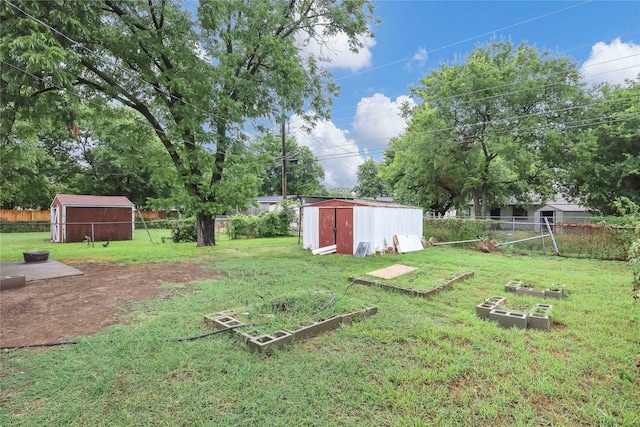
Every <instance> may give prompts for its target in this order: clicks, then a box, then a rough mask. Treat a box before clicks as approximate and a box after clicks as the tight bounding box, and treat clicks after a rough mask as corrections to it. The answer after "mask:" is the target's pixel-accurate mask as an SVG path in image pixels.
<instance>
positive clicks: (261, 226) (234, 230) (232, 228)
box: [227, 200, 296, 239]
mask: <svg viewBox="0 0 640 427" xmlns="http://www.w3.org/2000/svg"><path fill="white" fill-rule="evenodd" d="M295 218H296V204H295V203H293V202H290V201H288V200H285V201H284V202H283V203H282V204H281V205H280V207H279V209H278V210H276V211H264V212H261V213H260V215H258V216H255V215H235V216H232V217H231V218H229V219H228V220H227V233H228V236H229V238H230V239H239V238H241V237H247V238H252V237H256V236H257V237H276V236H288V235H289V234H290V233H289V231H290V230H289V224H291V222H292V221H294V220H295Z"/></svg>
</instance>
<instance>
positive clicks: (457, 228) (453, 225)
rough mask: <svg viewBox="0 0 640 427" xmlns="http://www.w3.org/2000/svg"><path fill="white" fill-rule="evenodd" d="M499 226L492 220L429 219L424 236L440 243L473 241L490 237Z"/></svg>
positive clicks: (425, 222) (425, 225)
mask: <svg viewBox="0 0 640 427" xmlns="http://www.w3.org/2000/svg"><path fill="white" fill-rule="evenodd" d="M497 226H498V224H497V223H496V222H495V221H492V220H490V219H485V220H475V219H462V218H427V219H425V220H424V235H425V237H426V238H429V237H431V236H433V237H435V238H436V239H438V241H439V242H454V241H459V240H472V239H477V238H478V237H488V236H489V234H490V231H491V230H493V229H494V228H495V227H497Z"/></svg>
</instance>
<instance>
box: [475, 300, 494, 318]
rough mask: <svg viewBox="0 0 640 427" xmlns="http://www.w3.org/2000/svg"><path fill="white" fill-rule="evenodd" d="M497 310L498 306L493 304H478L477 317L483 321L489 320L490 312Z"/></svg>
mask: <svg viewBox="0 0 640 427" xmlns="http://www.w3.org/2000/svg"><path fill="white" fill-rule="evenodd" d="M495 308H496V306H495V305H493V304H487V303H484V302H483V303H482V304H478V305H476V316H478V317H479V318H481V319H488V318H489V312H490V311H491V310H493V309H495Z"/></svg>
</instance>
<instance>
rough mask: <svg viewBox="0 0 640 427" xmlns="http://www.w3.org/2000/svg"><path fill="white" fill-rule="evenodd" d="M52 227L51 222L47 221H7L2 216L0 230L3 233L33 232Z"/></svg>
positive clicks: (47, 229)
mask: <svg viewBox="0 0 640 427" xmlns="http://www.w3.org/2000/svg"><path fill="white" fill-rule="evenodd" d="M50 229H51V224H49V222H47V221H7V220H6V219H4V218H0V231H1V232H3V233H32V232H39V231H49V230H50Z"/></svg>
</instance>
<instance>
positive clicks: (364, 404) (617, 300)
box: [0, 233, 640, 426]
mask: <svg viewBox="0 0 640 427" xmlns="http://www.w3.org/2000/svg"><path fill="white" fill-rule="evenodd" d="M140 234H141V233H140ZM140 234H138V237H140ZM145 234H146V233H145ZM145 237H146V236H145ZM114 243H119V242H114ZM121 243H122V245H123V247H122V249H121V248H119V247H118V246H119V245H114V251H109V253H108V254H105V255H102V253H103V252H106V250H105V251H102V250H101V249H103V248H101V247H100V248H98V247H96V248H94V249H93V250H86V249H85V248H82V247H80V246H77V245H76V246H75V249H72V248H69V249H66V248H64V249H63V248H60V249H59V250H60V251H61V252H59V254H56V256H55V258H56V259H66V260H72V259H77V258H88V257H90V256H89V255H85V254H86V253H91V254H92V255H91V257H95V259H97V260H101V261H107V260H109V261H114V262H131V263H135V262H140V261H158V262H161V261H165V260H169V259H171V260H173V259H197V260H199V261H200V262H202V263H203V264H205V265H207V266H209V267H210V268H213V269H215V270H218V271H220V272H222V273H224V274H222V275H220V277H221V278H220V279H217V280H207V281H202V282H199V283H197V284H195V285H192V286H189V287H187V288H186V289H176V293H175V295H174V296H173V297H172V298H170V299H168V300H159V301H152V302H145V303H140V304H137V305H136V306H135V307H134V309H133V310H132V311H131V312H130V313H129V318H128V319H127V322H126V325H124V324H123V325H118V326H113V327H111V328H108V329H106V330H104V331H102V332H100V333H98V334H95V335H91V336H86V337H80V339H81V340H82V344H79V345H74V346H65V347H55V348H47V349H36V350H27V351H25V350H20V351H7V352H4V353H3V354H2V355H1V356H0V357H1V359H0V361H1V363H2V374H1V377H0V388H1V389H2V397H0V408H1V409H0V425H26V426H35V425H38V426H40V425H65V426H66V425H76V426H94V425H118V426H123V425H135V426H138V425H160V426H163V425H165V426H175V425H189V426H199V425H202V426H207V425H216V426H226V425H238V426H246V425H256V426H264V425H269V426H274V425H275V426H278V425H283V426H284V425H317V426H327V425H363V426H371V425H376V426H383V425H410V426H413V425H459V426H487V425H556V426H577V425H584V426H593V425H603V426H609V425H610V426H615V425H622V426H635V425H639V424H640V414H639V412H638V407H639V404H640V374H639V373H638V372H637V371H638V369H637V368H636V367H635V361H636V360H637V359H639V358H640V354H639V353H640V333H639V327H638V320H639V318H640V306H639V305H638V303H635V304H634V302H633V300H632V298H631V293H630V281H631V276H630V272H629V270H628V268H627V266H626V264H625V263H622V262H611V261H610V262H603V261H591V260H585V259H579V260H576V259H565V258H560V257H544V256H514V255H505V254H503V253H497V254H482V253H479V252H474V251H469V250H464V249H459V248H453V247H437V248H431V249H428V250H424V251H420V252H414V253H409V254H405V255H397V256H388V255H385V256H381V257H366V258H357V257H351V256H342V255H327V256H311V255H310V254H309V252H307V251H303V250H302V249H300V247H299V246H298V245H297V239H296V238H279V239H255V240H239V241H238V240H233V241H230V240H227V239H226V238H224V237H223V238H221V239H219V245H218V246H217V247H215V248H207V249H197V248H195V247H194V245H193V244H184V245H182V244H180V245H176V244H169V243H166V244H165V245H162V244H156V245H154V244H151V243H148V244H147V243H145V242H144V241H143V240H138V239H137V240H136V241H134V242H129V244H128V245H125V243H124V242H121ZM61 246H65V245H61ZM70 246H72V245H70ZM35 248H36V247H34V249H35ZM166 248H169V249H166ZM37 249H45V248H41V247H37ZM107 249H110V248H107ZM145 251H146V253H145ZM2 252H3V254H2V259H3V260H5V253H4V252H5V247H4V246H3V247H2ZM94 254H100V257H98V255H94ZM18 255H20V252H18ZM172 255H173V256H172ZM395 263H402V264H404V265H409V266H413V267H417V268H418V270H416V271H415V272H414V273H415V277H413V279H411V282H410V283H411V285H412V287H414V288H415V289H421V290H422V289H428V288H430V287H431V285H432V284H434V283H433V282H438V283H435V284H440V283H439V282H440V281H441V280H443V279H445V278H449V277H451V276H454V275H456V274H458V273H464V272H468V271H474V272H475V277H474V278H473V279H471V280H468V281H467V282H464V283H458V284H455V285H454V289H453V290H452V291H448V292H443V293H440V294H438V295H437V296H436V297H434V298H432V299H420V298H412V297H409V296H406V295H403V294H400V293H393V292H388V291H385V290H384V289H380V288H377V287H368V286H362V285H354V286H351V287H350V288H348V289H347V287H348V286H349V283H348V281H347V278H348V277H349V276H364V275H366V273H367V272H370V271H373V270H377V269H380V268H384V267H387V266H390V265H392V264H395ZM410 274H411V273H408V275H410ZM409 280H410V279H409V278H407V277H403V276H401V277H400V278H398V279H392V280H389V281H385V282H388V283H391V284H397V285H401V284H408V283H409ZM509 280H523V281H526V282H528V283H532V284H534V285H537V287H547V286H548V285H549V284H550V283H551V282H556V283H565V284H566V285H567V290H568V293H569V297H568V298H566V299H564V300H546V301H544V302H547V303H551V304H553V306H554V310H553V313H554V320H555V321H556V322H559V325H557V327H556V328H554V329H553V330H552V331H551V332H550V333H544V332H538V331H523V330H505V329H501V328H499V327H498V326H497V325H496V324H494V323H492V322H487V321H482V320H479V319H478V318H476V316H475V311H474V310H475V306H476V305H477V304H479V303H480V302H482V301H483V300H484V299H485V298H487V297H489V296H491V295H505V293H504V289H503V287H504V284H505V283H507V282H508V281H509ZM345 290H346V291H347V292H346V295H345ZM316 291H322V292H321V293H320V294H317V293H316ZM331 292H333V293H334V294H335V295H336V298H340V297H342V296H343V295H345V296H344V298H343V299H341V300H339V301H338V303H337V304H336V305H335V306H333V307H331V308H329V309H328V310H326V311H324V312H322V313H318V316H321V317H322V316H325V315H328V314H330V313H331V312H332V311H342V310H350V309H355V308H360V307H363V306H364V305H367V304H373V305H376V306H378V308H379V310H378V314H376V315H375V316H372V317H369V318H366V319H364V320H362V321H360V322H359V323H355V324H353V325H350V326H342V327H340V328H339V329H338V330H336V331H334V332H331V333H327V334H324V335H321V336H318V337H315V338H313V339H311V340H307V341H302V342H296V343H293V344H292V345H290V346H288V347H286V348H284V349H282V350H275V351H273V352H270V353H268V354H259V353H252V352H250V351H249V350H248V348H247V346H246V344H244V343H242V342H241V341H239V340H238V339H237V338H235V337H233V336H230V335H227V334H221V335H214V336H211V337H208V338H204V339H201V340H197V341H193V342H184V343H176V342H170V341H168V339H170V338H174V337H184V336H191V335H196V334H199V333H204V332H208V331H209V330H210V329H208V328H207V327H206V326H205V325H204V322H203V316H204V315H206V314H210V313H215V312H218V311H222V310H226V309H241V310H247V312H249V313H260V312H265V311H268V310H267V307H266V306H265V304H266V302H268V301H282V300H284V299H287V298H290V299H291V300H292V301H294V300H295V301H302V302H301V304H300V305H299V306H300V307H302V308H301V309H299V311H303V312H304V307H305V306H307V307H309V308H310V309H311V308H312V307H317V301H314V298H313V296H314V295H324V296H325V297H326V295H329V294H330V293H331ZM506 296H507V298H508V303H509V304H510V305H512V306H516V307H520V306H533V304H534V303H536V302H541V301H538V300H536V299H535V298H530V297H517V296H515V295H512V294H508V295H506ZM297 315H298V314H295V315H294V314H293V313H292V320H289V321H290V322H295V321H296V320H295V319H293V318H295V317H296V316H297ZM301 315H302V316H307V315H308V313H301ZM272 326H273V327H278V326H280V324H277V325H276V324H273V325H269V327H272Z"/></svg>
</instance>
